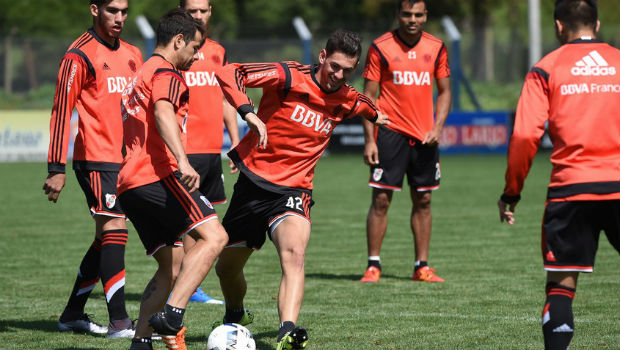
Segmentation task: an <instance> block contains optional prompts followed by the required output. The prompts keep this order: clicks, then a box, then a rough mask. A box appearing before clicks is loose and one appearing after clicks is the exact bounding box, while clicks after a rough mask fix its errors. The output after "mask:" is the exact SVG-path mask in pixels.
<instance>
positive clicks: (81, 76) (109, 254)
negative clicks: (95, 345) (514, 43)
mask: <svg viewBox="0 0 620 350" xmlns="http://www.w3.org/2000/svg"><path fill="white" fill-rule="evenodd" d="M127 11H128V2H127V0H107V1H106V0H91V1H90V13H91V15H92V16H93V27H92V28H91V29H89V30H87V31H86V32H85V33H84V34H82V35H81V36H80V37H79V38H78V39H77V40H76V41H75V42H73V44H71V46H70V47H69V50H68V51H67V52H66V54H65V56H64V58H63V60H62V62H61V64H60V71H59V73H58V81H57V83H56V95H55V97H54V107H53V108H52V118H51V121H50V145H49V154H48V173H49V175H48V176H47V179H46V180H45V183H44V185H43V190H44V191H45V194H46V195H47V197H48V199H49V200H50V201H53V202H54V203H56V201H57V200H58V196H59V195H60V192H61V191H62V189H63V187H64V186H65V165H66V159H67V150H68V145H69V137H70V126H71V125H70V124H71V113H72V111H73V108H74V107H75V108H77V110H78V113H79V117H80V120H79V126H78V134H77V138H76V140H75V149H74V152H73V169H74V170H75V174H76V176H77V180H78V182H79V184H80V186H81V187H82V190H83V191H84V194H85V195H86V202H87V203H88V206H89V207H90V212H91V215H92V217H93V219H94V220H95V239H94V241H93V243H92V244H91V246H90V248H89V249H88V251H87V252H86V255H85V256H84V258H83V259H82V263H81V264H80V267H79V270H78V275H77V278H76V280H75V284H74V286H73V290H72V292H71V296H70V297H69V301H68V302H67V306H66V307H65V310H64V312H63V313H62V315H61V316H60V319H59V321H58V329H59V330H60V331H74V332H85V333H94V334H106V333H107V336H108V337H110V338H118V337H129V338H130V337H132V336H133V332H134V331H133V325H132V322H131V320H130V319H129V317H128V316H127V311H126V309H125V296H124V286H125V244H126V243H127V226H126V225H125V214H124V213H123V210H122V209H121V207H120V206H119V203H118V202H117V200H116V181H117V178H118V171H119V169H120V163H121V160H122V154H121V148H122V142H123V131H122V123H121V120H120V117H119V115H120V100H121V93H122V91H123V88H124V85H125V84H126V82H127V80H128V79H129V78H131V76H132V75H133V74H134V73H135V72H136V70H137V69H139V68H140V65H141V64H142V54H141V53H140V51H139V50H138V49H137V48H136V47H134V46H132V45H129V44H128V43H126V42H124V41H122V40H121V39H120V35H121V32H122V30H123V26H124V24H125V20H126V19H127ZM100 278H101V282H102V283H103V289H104V292H105V299H106V302H107V306H108V314H109V316H110V324H109V326H108V327H107V328H106V327H103V326H100V325H98V324H97V323H95V322H93V321H92V320H91V319H90V318H89V317H88V315H86V314H85V313H84V305H85V304H86V301H87V300H88V297H89V295H90V293H91V291H92V290H93V289H94V288H95V286H96V285H97V282H98V281H99V279H100Z"/></svg>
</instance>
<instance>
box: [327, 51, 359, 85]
mask: <svg viewBox="0 0 620 350" xmlns="http://www.w3.org/2000/svg"><path fill="white" fill-rule="evenodd" d="M319 62H320V63H321V65H320V66H319V71H318V75H319V81H320V82H321V85H322V87H323V89H325V90H327V91H336V90H338V89H340V87H342V85H344V83H346V82H347V81H348V80H349V78H350V77H351V74H353V71H355V67H357V63H358V62H359V57H349V56H347V55H346V54H344V53H342V52H339V51H336V52H334V53H332V54H331V55H329V56H327V52H326V51H325V49H323V50H321V53H320V54H319Z"/></svg>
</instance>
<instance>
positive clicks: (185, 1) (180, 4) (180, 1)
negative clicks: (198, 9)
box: [179, 0, 211, 8]
mask: <svg viewBox="0 0 620 350" xmlns="http://www.w3.org/2000/svg"><path fill="white" fill-rule="evenodd" d="M207 1H208V2H209V5H211V0H207ZM186 4H187V0H179V7H183V8H184V7H185V5H186Z"/></svg>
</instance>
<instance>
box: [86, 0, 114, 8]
mask: <svg viewBox="0 0 620 350" xmlns="http://www.w3.org/2000/svg"><path fill="white" fill-rule="evenodd" d="M111 2H112V0H90V4H91V5H97V7H101V6H105V5H107V4H109V3H111Z"/></svg>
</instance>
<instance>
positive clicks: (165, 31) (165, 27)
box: [157, 8, 205, 46]
mask: <svg viewBox="0 0 620 350" xmlns="http://www.w3.org/2000/svg"><path fill="white" fill-rule="evenodd" d="M196 32H199V33H200V34H201V35H202V36H203V37H204V36H205V30H204V28H203V27H202V24H201V23H200V21H198V20H195V19H194V18H193V17H192V16H191V15H190V14H189V12H187V10H185V9H183V8H175V9H172V10H170V11H169V12H168V13H166V14H165V15H164V16H163V17H162V18H160V19H159V24H158V25H157V46H166V45H168V43H169V42H170V40H172V38H173V37H174V36H175V35H178V34H183V38H184V39H185V43H189V42H190V41H191V40H193V39H194V36H195V35H196Z"/></svg>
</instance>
